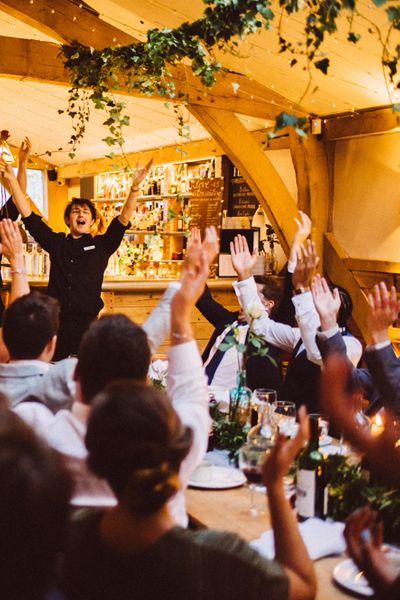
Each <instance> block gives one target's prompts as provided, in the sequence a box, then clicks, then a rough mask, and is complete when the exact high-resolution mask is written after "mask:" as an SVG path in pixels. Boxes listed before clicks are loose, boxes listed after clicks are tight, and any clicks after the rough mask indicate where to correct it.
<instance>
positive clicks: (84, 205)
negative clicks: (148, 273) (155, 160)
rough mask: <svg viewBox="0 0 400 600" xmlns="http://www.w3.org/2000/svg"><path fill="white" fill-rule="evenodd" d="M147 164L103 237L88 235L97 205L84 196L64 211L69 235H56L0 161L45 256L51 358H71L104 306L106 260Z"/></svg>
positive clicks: (117, 240)
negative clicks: (54, 329) (51, 302)
mask: <svg viewBox="0 0 400 600" xmlns="http://www.w3.org/2000/svg"><path fill="white" fill-rule="evenodd" d="M151 165H152V160H150V161H149V163H148V164H147V165H146V166H145V167H139V168H136V169H135V170H134V171H133V174H132V185H131V189H130V191H129V194H128V196H127V198H126V200H125V202H124V204H123V206H122V208H121V212H120V214H119V215H118V216H117V217H115V218H114V219H113V220H112V221H111V223H110V224H109V226H108V228H107V230H106V232H105V233H104V234H102V235H95V236H92V235H91V234H90V230H91V228H92V226H93V225H94V223H95V220H96V207H95V205H94V204H93V202H91V201H90V200H87V199H86V198H73V199H72V201H71V202H70V203H69V204H68V205H67V207H66V209H65V212H64V221H65V223H66V224H67V225H68V227H69V230H70V233H69V234H68V235H66V234H65V233H56V232H54V231H53V230H52V229H51V228H50V227H49V226H48V225H46V224H45V223H44V222H43V220H42V218H41V217H40V216H39V215H37V214H36V213H34V212H32V209H31V206H30V200H29V198H28V197H27V196H26V195H25V194H24V193H23V192H22V190H21V188H20V186H19V183H18V181H17V179H16V177H15V175H14V173H13V170H12V168H11V165H7V164H6V163H5V162H4V161H3V160H1V159H0V172H1V173H4V177H5V179H6V180H7V181H8V183H9V186H10V188H11V191H12V195H13V199H14V202H15V204H16V206H17V208H18V210H19V212H20V213H21V215H22V220H23V222H24V224H25V227H26V229H27V230H28V231H29V233H30V234H31V235H32V236H33V237H34V238H35V240H36V241H37V242H38V243H39V244H40V245H41V246H42V248H43V249H44V250H46V251H47V252H48V253H49V255H50V260H51V265H50V275H49V285H48V293H49V294H50V295H51V296H53V297H54V298H56V299H57V300H58V301H59V303H60V309H61V311H60V328H59V332H58V340H57V346H56V351H55V355H54V360H60V359H62V358H66V357H67V356H70V355H74V354H76V353H77V351H78V347H79V343H80V340H81V338H82V336H83V334H84V333H85V331H86V329H87V328H88V326H89V325H90V323H91V322H92V321H93V320H94V319H96V317H97V315H98V313H99V311H100V310H101V309H102V307H103V306H104V303H103V301H102V299H101V287H102V283H103V276H104V271H105V270H106V268H107V263H108V259H109V258H110V256H111V255H112V254H113V253H114V252H115V251H116V250H117V249H118V247H119V245H120V243H121V241H122V238H123V236H124V233H125V231H126V230H127V229H128V228H129V221H130V218H131V216H132V213H133V211H134V210H135V207H136V196H137V193H138V191H139V187H140V184H141V182H142V181H143V179H144V178H145V177H146V175H147V173H148V172H149V170H150V168H151Z"/></svg>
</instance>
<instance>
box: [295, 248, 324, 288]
mask: <svg viewBox="0 0 400 600" xmlns="http://www.w3.org/2000/svg"><path fill="white" fill-rule="evenodd" d="M318 263H319V257H318V256H317V252H316V250H315V245H314V242H312V241H311V240H308V241H307V242H306V243H305V244H304V245H303V246H301V247H300V248H299V249H298V251H297V252H296V268H295V270H294V273H293V275H292V283H293V287H294V289H298V288H305V289H308V288H309V287H310V285H311V280H312V278H313V275H314V273H315V269H316V268H317V265H318Z"/></svg>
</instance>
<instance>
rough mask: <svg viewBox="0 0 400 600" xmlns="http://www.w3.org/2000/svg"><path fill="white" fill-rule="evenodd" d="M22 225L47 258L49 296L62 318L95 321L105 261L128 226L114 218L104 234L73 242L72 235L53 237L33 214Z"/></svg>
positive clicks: (101, 304) (87, 236)
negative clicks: (80, 317)
mask: <svg viewBox="0 0 400 600" xmlns="http://www.w3.org/2000/svg"><path fill="white" fill-rule="evenodd" d="M23 222H24V224H25V226H26V228H27V230H28V231H29V233H30V234H31V235H32V236H33V237H34V238H35V240H36V241H37V242H38V243H39V244H40V245H41V246H42V248H43V249H44V250H46V252H48V253H49V255H50V261H51V265H50V276H49V285H48V293H49V294H50V295H51V296H53V297H54V298H57V300H58V301H59V302H60V306H61V315H73V314H85V315H89V316H90V315H91V316H93V317H96V315H97V314H98V312H99V311H100V310H101V309H102V308H103V306H104V303H103V301H102V299H101V286H102V283H103V275H104V271H105V269H106V268H107V263H108V259H109V257H110V256H111V254H113V253H114V252H115V251H116V250H117V249H118V246H119V245H120V243H121V241H122V238H123V236H124V233H125V231H126V230H127V229H128V228H129V224H128V225H127V226H125V225H123V224H122V223H121V222H120V221H119V219H118V217H115V219H113V220H112V221H111V223H110V225H109V226H108V228H107V231H106V232H105V233H104V234H102V235H95V236H92V235H90V234H89V233H87V234H85V235H83V236H81V237H80V238H77V239H74V238H73V237H72V236H71V234H68V235H65V233H55V232H54V231H53V230H52V229H51V228H50V227H49V226H48V225H46V224H45V223H44V222H43V221H42V219H41V217H39V215H37V214H35V213H31V214H30V215H29V217H25V218H24V219H23Z"/></svg>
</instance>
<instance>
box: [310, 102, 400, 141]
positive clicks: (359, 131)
mask: <svg viewBox="0 0 400 600" xmlns="http://www.w3.org/2000/svg"><path fill="white" fill-rule="evenodd" d="M399 127H400V113H399V112H394V111H393V109H392V107H383V108H374V109H372V110H371V109H367V110H363V111H359V112H356V113H352V114H350V115H349V114H347V115H343V116H342V115H334V116H332V117H328V118H327V119H326V120H325V119H324V123H323V128H322V139H323V140H324V141H325V142H331V141H335V140H344V139H348V138H355V137H361V136H365V135H377V134H380V133H385V132H389V131H391V130H394V129H396V128H399Z"/></svg>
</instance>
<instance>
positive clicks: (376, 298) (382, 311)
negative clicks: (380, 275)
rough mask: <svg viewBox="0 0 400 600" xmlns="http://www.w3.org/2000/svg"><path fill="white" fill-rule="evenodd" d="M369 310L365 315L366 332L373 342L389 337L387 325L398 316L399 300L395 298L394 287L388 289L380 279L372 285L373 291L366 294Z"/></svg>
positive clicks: (385, 339)
mask: <svg viewBox="0 0 400 600" xmlns="http://www.w3.org/2000/svg"><path fill="white" fill-rule="evenodd" d="M368 301H369V307H370V308H369V312H368V317H367V325H368V333H369V336H370V341H371V343H373V344H377V343H379V342H385V341H387V340H388V339H389V335H388V327H389V326H390V325H391V324H392V323H393V321H395V320H396V319H397V317H398V314H399V311H400V300H398V299H397V293H396V288H395V287H394V286H392V287H391V288H390V291H388V289H387V287H386V284H385V283H384V282H383V281H381V283H380V284H379V285H374V289H373V293H372V294H369V295H368Z"/></svg>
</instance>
